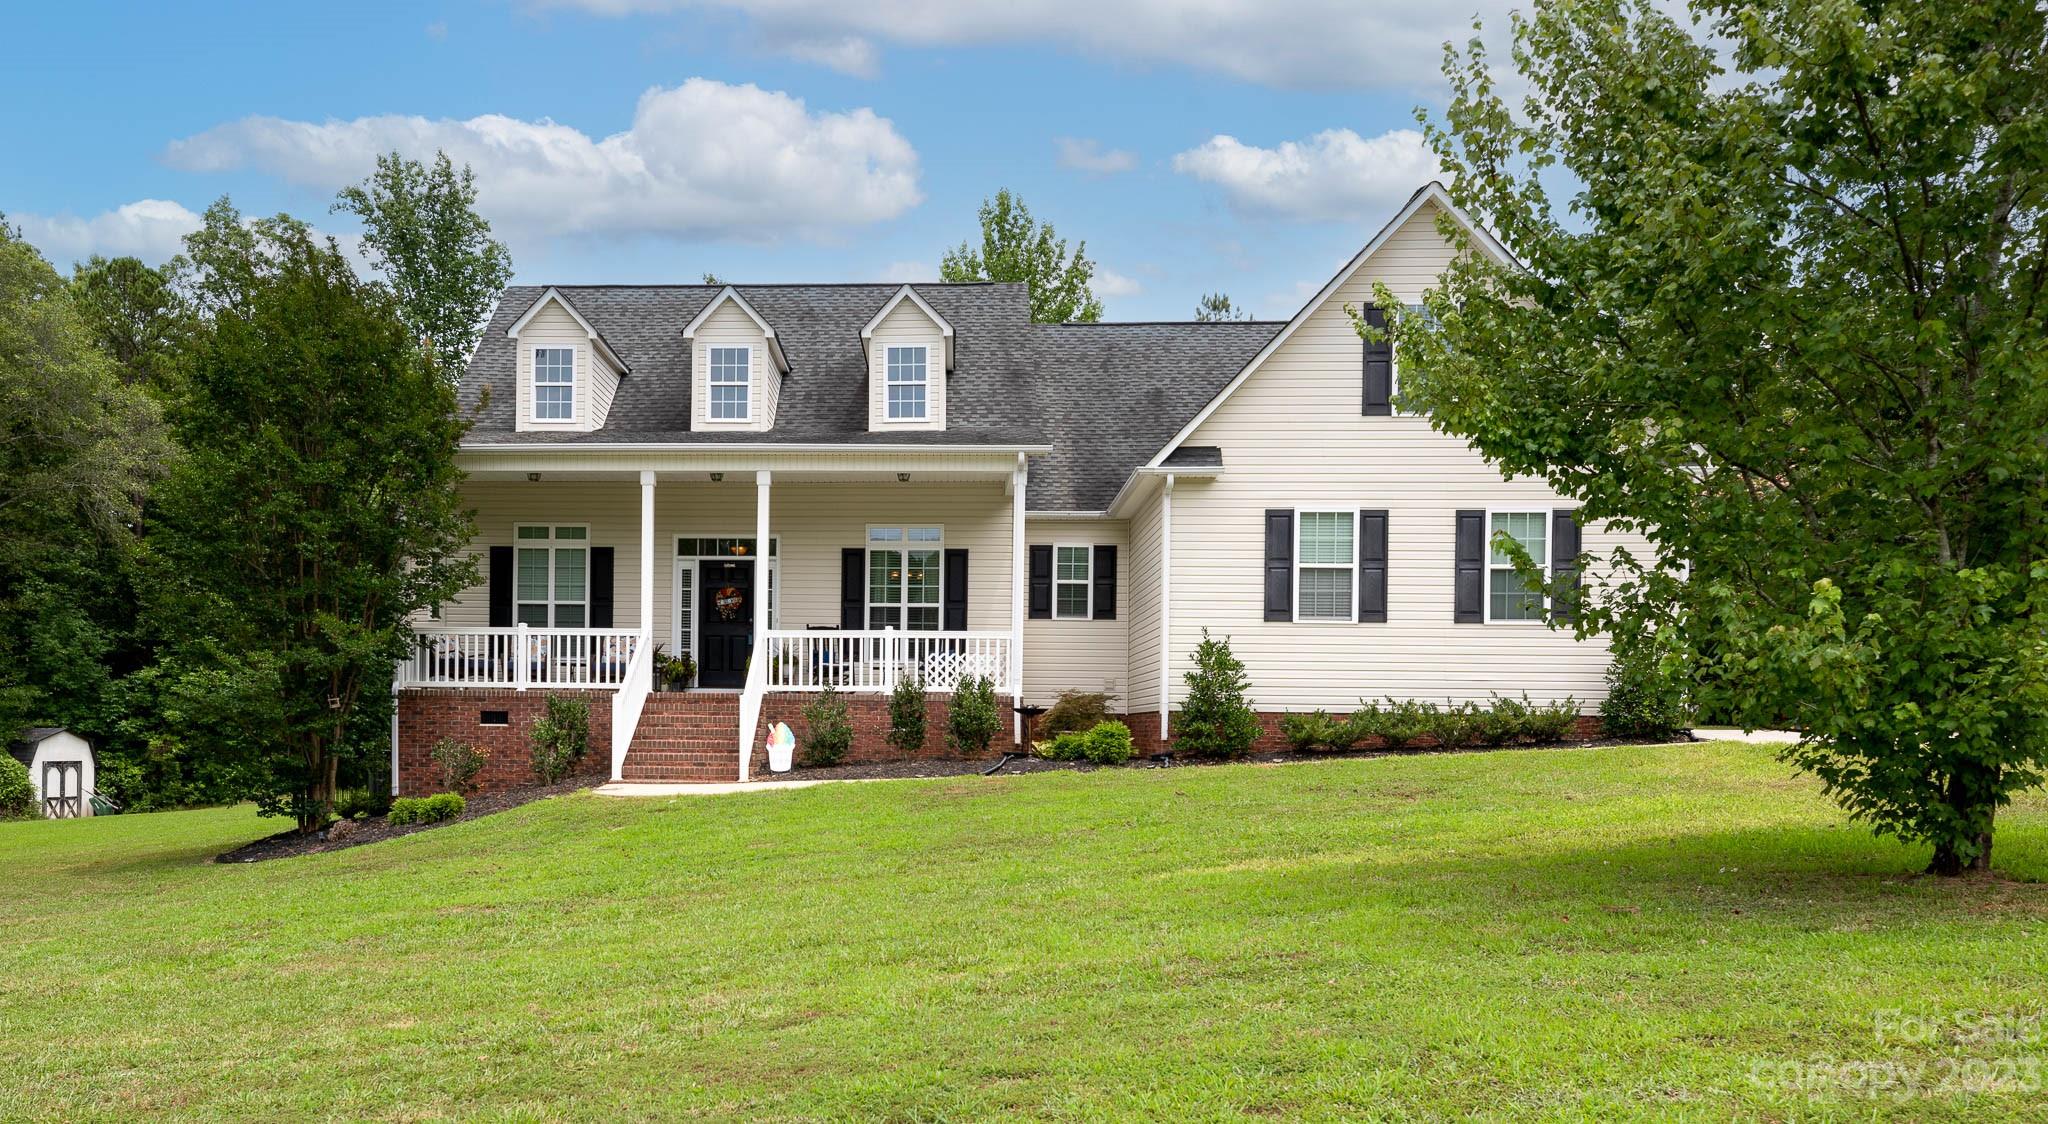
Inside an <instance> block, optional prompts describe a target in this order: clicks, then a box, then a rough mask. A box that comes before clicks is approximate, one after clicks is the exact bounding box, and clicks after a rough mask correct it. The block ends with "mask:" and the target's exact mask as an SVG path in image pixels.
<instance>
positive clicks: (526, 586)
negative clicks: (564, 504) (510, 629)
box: [513, 525, 590, 628]
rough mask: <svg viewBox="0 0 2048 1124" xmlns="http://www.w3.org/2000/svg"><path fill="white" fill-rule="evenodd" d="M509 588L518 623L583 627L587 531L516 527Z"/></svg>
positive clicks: (586, 597)
mask: <svg viewBox="0 0 2048 1124" xmlns="http://www.w3.org/2000/svg"><path fill="white" fill-rule="evenodd" d="M513 537H514V538H516V539H517V540H518V549H517V550H516V551H515V552H514V566H515V573H514V575H513V587H514V588H515V589H516V590H517V591H518V614H519V616H518V619H519V623H520V624H523V625H528V626H530V627H533V628H583V627H586V626H587V625H588V624H589V621H590V528H588V527H562V526H533V525H524V526H521V527H519V528H518V529H517V530H516V531H515V532H514V534H513Z"/></svg>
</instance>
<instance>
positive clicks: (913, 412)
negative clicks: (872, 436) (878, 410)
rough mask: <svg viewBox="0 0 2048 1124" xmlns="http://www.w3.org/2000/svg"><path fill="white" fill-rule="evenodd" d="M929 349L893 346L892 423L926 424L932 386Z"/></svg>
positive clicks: (890, 376) (890, 378) (890, 381)
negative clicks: (927, 360) (927, 370)
mask: <svg viewBox="0 0 2048 1124" xmlns="http://www.w3.org/2000/svg"><path fill="white" fill-rule="evenodd" d="M927 354H928V352H927V350H926V349H925V348H922V347H892V348H890V349H889V352H888V367H889V371H888V388H889V389H888V394H889V420H890V421H923V420H924V419H925V416H926V414H925V395H926V391H927V390H928V389H929V383H928V380H927V378H926V375H925V357H926V355H927Z"/></svg>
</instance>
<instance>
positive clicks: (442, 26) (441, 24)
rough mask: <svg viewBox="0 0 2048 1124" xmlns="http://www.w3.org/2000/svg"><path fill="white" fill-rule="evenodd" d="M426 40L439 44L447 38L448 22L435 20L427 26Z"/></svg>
mask: <svg viewBox="0 0 2048 1124" xmlns="http://www.w3.org/2000/svg"><path fill="white" fill-rule="evenodd" d="M427 38H429V39H432V40H433V41H434V42H436V43H439V42H441V41H443V40H445V39H447V38H448V21H447V20H435V21H434V22H432V23H430V24H428V25H427Z"/></svg>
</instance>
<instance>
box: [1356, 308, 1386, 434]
mask: <svg viewBox="0 0 2048 1124" xmlns="http://www.w3.org/2000/svg"><path fill="white" fill-rule="evenodd" d="M1365 322H1366V323H1367V324H1369V325H1371V326H1372V327H1374V328H1379V329H1381V330H1385V328H1386V326H1387V312H1386V310H1385V309H1383V308H1379V307H1377V306H1374V305H1370V304H1369V305H1366V306H1365ZM1364 342H1365V403H1364V408H1363V409H1362V410H1361V411H1360V412H1361V413H1363V414H1365V415H1366V416H1367V417H1387V416H1389V415H1391V414H1392V413H1393V412H1394V343H1393V341H1392V340H1385V339H1382V340H1366V341H1364Z"/></svg>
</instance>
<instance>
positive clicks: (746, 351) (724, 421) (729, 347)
mask: <svg viewBox="0 0 2048 1124" xmlns="http://www.w3.org/2000/svg"><path fill="white" fill-rule="evenodd" d="M718 351H737V352H739V353H740V356H741V359H740V369H741V370H742V371H743V372H745V373H746V377H745V378H743V379H741V380H740V381H738V382H714V381H713V380H712V378H711V356H712V353H713V352H718ZM714 386H737V387H740V388H742V389H744V390H745V391H746V396H745V401H746V406H747V412H746V413H744V414H742V415H740V416H739V417H736V418H721V417H719V416H718V415H717V414H716V413H714V405H713V403H712V395H711V388H712V387H714ZM704 420H705V421H708V422H710V423H712V424H713V425H739V424H741V423H744V422H751V421H753V420H754V347H753V345H752V344H745V343H711V342H709V341H707V342H706V343H705V344H704Z"/></svg>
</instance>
